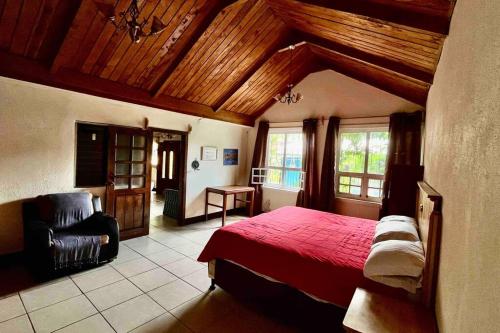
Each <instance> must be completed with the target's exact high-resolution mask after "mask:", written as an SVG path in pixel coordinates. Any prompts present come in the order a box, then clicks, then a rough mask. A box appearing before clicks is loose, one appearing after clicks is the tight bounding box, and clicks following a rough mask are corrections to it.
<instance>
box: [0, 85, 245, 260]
mask: <svg viewBox="0 0 500 333" xmlns="http://www.w3.org/2000/svg"><path fill="white" fill-rule="evenodd" d="M144 117H148V118H149V125H150V126H151V127H159V128H165V129H173V130H182V131H186V130H187V129H188V125H191V126H192V127H193V130H192V132H191V134H190V135H189V142H188V143H189V147H188V171H187V194H186V196H187V198H186V199H187V200H186V204H187V207H186V217H192V216H197V215H202V214H203V213H204V189H205V187H207V186H211V185H230V184H235V183H245V182H246V180H247V175H246V163H247V161H246V156H247V153H246V149H247V130H248V128H246V127H243V126H239V125H234V124H229V123H225V122H221V121H216V120H209V119H200V118H197V117H192V116H187V115H182V114H179V113H174V112H168V111H164V110H159V109H154V108H150V107H145V106H140V105H135V104H130V103H124V102H118V101H113V100H109V99H105V98H99V97H94V96H90V95H85V94H80V93H75V92H70V91H66V90H61V89H56V88H52V87H46V86H42V85H37V84H33V83H28V82H23V81H17V80H12V79H7V78H3V77H0V254H2V253H7V252H14V251H19V250H21V249H22V238H23V235H22V220H21V200H23V199H26V198H31V197H34V196H37V195H39V194H46V193H54V192H67V191H75V190H78V189H75V188H74V187H73V184H74V178H75V177H74V170H75V168H74V161H75V122H76V121H88V122H96V123H105V124H114V125H124V126H135V127H142V125H143V123H144ZM202 145H210V146H216V147H218V149H219V157H218V160H217V161H214V162H206V161H200V164H201V166H200V171H196V172H194V171H192V169H191V167H190V165H191V161H192V160H193V159H194V158H198V160H200V148H201V146H202ZM223 148H238V149H239V150H240V166H223V165H222V149H223ZM92 191H93V192H95V193H98V194H101V195H102V193H103V192H104V189H103V188H97V189H92ZM214 210H216V209H214Z"/></svg>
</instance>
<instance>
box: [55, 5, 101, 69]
mask: <svg viewBox="0 0 500 333" xmlns="http://www.w3.org/2000/svg"><path fill="white" fill-rule="evenodd" d="M96 10H97V6H96V4H95V3H94V1H93V0H81V1H80V6H79V8H78V10H77V11H76V12H75V16H74V17H73V18H71V22H72V23H71V25H70V26H69V27H68V30H67V31H66V34H65V36H64V38H63V41H62V43H61V45H60V46H59V48H58V50H57V52H56V53H55V55H54V58H53V60H52V63H51V66H50V72H51V73H56V72H57V71H58V70H59V69H60V68H61V67H64V66H65V65H66V64H67V62H68V61H71V60H72V59H73V57H74V55H75V54H76V52H77V51H78V45H79V44H80V43H81V42H82V41H83V39H84V38H85V34H84V31H83V30H82V29H79V27H80V26H82V25H86V24H89V22H91V21H90V17H92V15H93V14H94V13H95V11H96Z"/></svg>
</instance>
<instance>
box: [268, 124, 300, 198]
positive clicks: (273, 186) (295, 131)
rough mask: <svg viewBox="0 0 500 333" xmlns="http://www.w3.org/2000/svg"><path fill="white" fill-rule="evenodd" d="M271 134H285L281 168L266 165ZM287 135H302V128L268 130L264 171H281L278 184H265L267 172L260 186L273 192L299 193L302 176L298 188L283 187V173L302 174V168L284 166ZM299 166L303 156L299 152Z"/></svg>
mask: <svg viewBox="0 0 500 333" xmlns="http://www.w3.org/2000/svg"><path fill="white" fill-rule="evenodd" d="M271 134H285V141H284V149H283V165H282V166H281V167H276V166H270V165H269V164H268V157H269V150H270V147H271V145H270V144H269V140H270V138H271ZM288 134H301V135H303V133H302V127H273V128H270V129H269V132H268V134H267V139H266V140H267V144H266V156H265V161H266V163H265V169H267V170H281V179H280V184H279V185H276V184H271V183H268V182H267V179H268V175H269V172H267V174H266V181H265V182H264V184H263V185H262V186H264V187H266V188H271V189H275V190H285V191H291V192H299V191H300V190H301V188H302V187H303V186H302V185H303V184H302V183H303V175H302V174H301V178H300V179H301V180H300V182H299V186H298V187H289V186H285V185H284V184H283V183H284V182H283V180H284V177H285V171H287V170H290V171H299V172H301V173H302V168H287V167H286V166H285V164H286V143H287V136H288ZM301 160H302V161H301V164H302V163H303V162H304V156H303V151H302V152H301Z"/></svg>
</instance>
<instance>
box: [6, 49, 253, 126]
mask: <svg viewBox="0 0 500 333" xmlns="http://www.w3.org/2000/svg"><path fill="white" fill-rule="evenodd" d="M0 75H1V76H5V77H10V78H13V79H18V80H23V81H29V82H34V83H39V84H43V85H47V86H52V87H57V88H61V89H66V90H71V91H76V92H81V93H85V94H90V95H94V96H99V97H104V98H110V99H114V100H119V101H124V102H129V103H134V104H140V105H145V106H150V107H155V108H159V109H163V110H167V111H175V112H179V113H183V114H187V115H192V116H197V117H204V118H210V119H216V120H222V121H228V122H232V123H237V124H241V125H247V126H253V124H254V118H253V117H250V116H246V115H243V114H238V113H235V112H230V111H226V110H222V111H220V112H217V113H215V112H214V110H213V108H211V107H209V106H206V105H202V104H198V103H192V102H188V101H184V100H180V99H177V98H173V97H169V96H160V97H158V98H153V97H152V96H151V95H150V94H149V93H148V91H146V90H142V89H138V88H135V87H131V86H127V85H123V84H120V83H117V82H113V81H110V80H105V79H101V78H98V77H94V76H91V75H87V74H83V73H80V72H77V71H74V70H70V69H65V68H60V69H59V70H58V71H57V72H56V73H51V72H50V69H48V68H47V67H45V66H44V65H43V64H40V63H39V62H36V61H33V60H29V59H26V58H23V57H20V56H16V55H13V54H9V53H6V52H3V51H0Z"/></svg>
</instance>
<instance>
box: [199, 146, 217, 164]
mask: <svg viewBox="0 0 500 333" xmlns="http://www.w3.org/2000/svg"><path fill="white" fill-rule="evenodd" d="M201 160H202V161H217V147H209V146H204V147H201Z"/></svg>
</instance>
